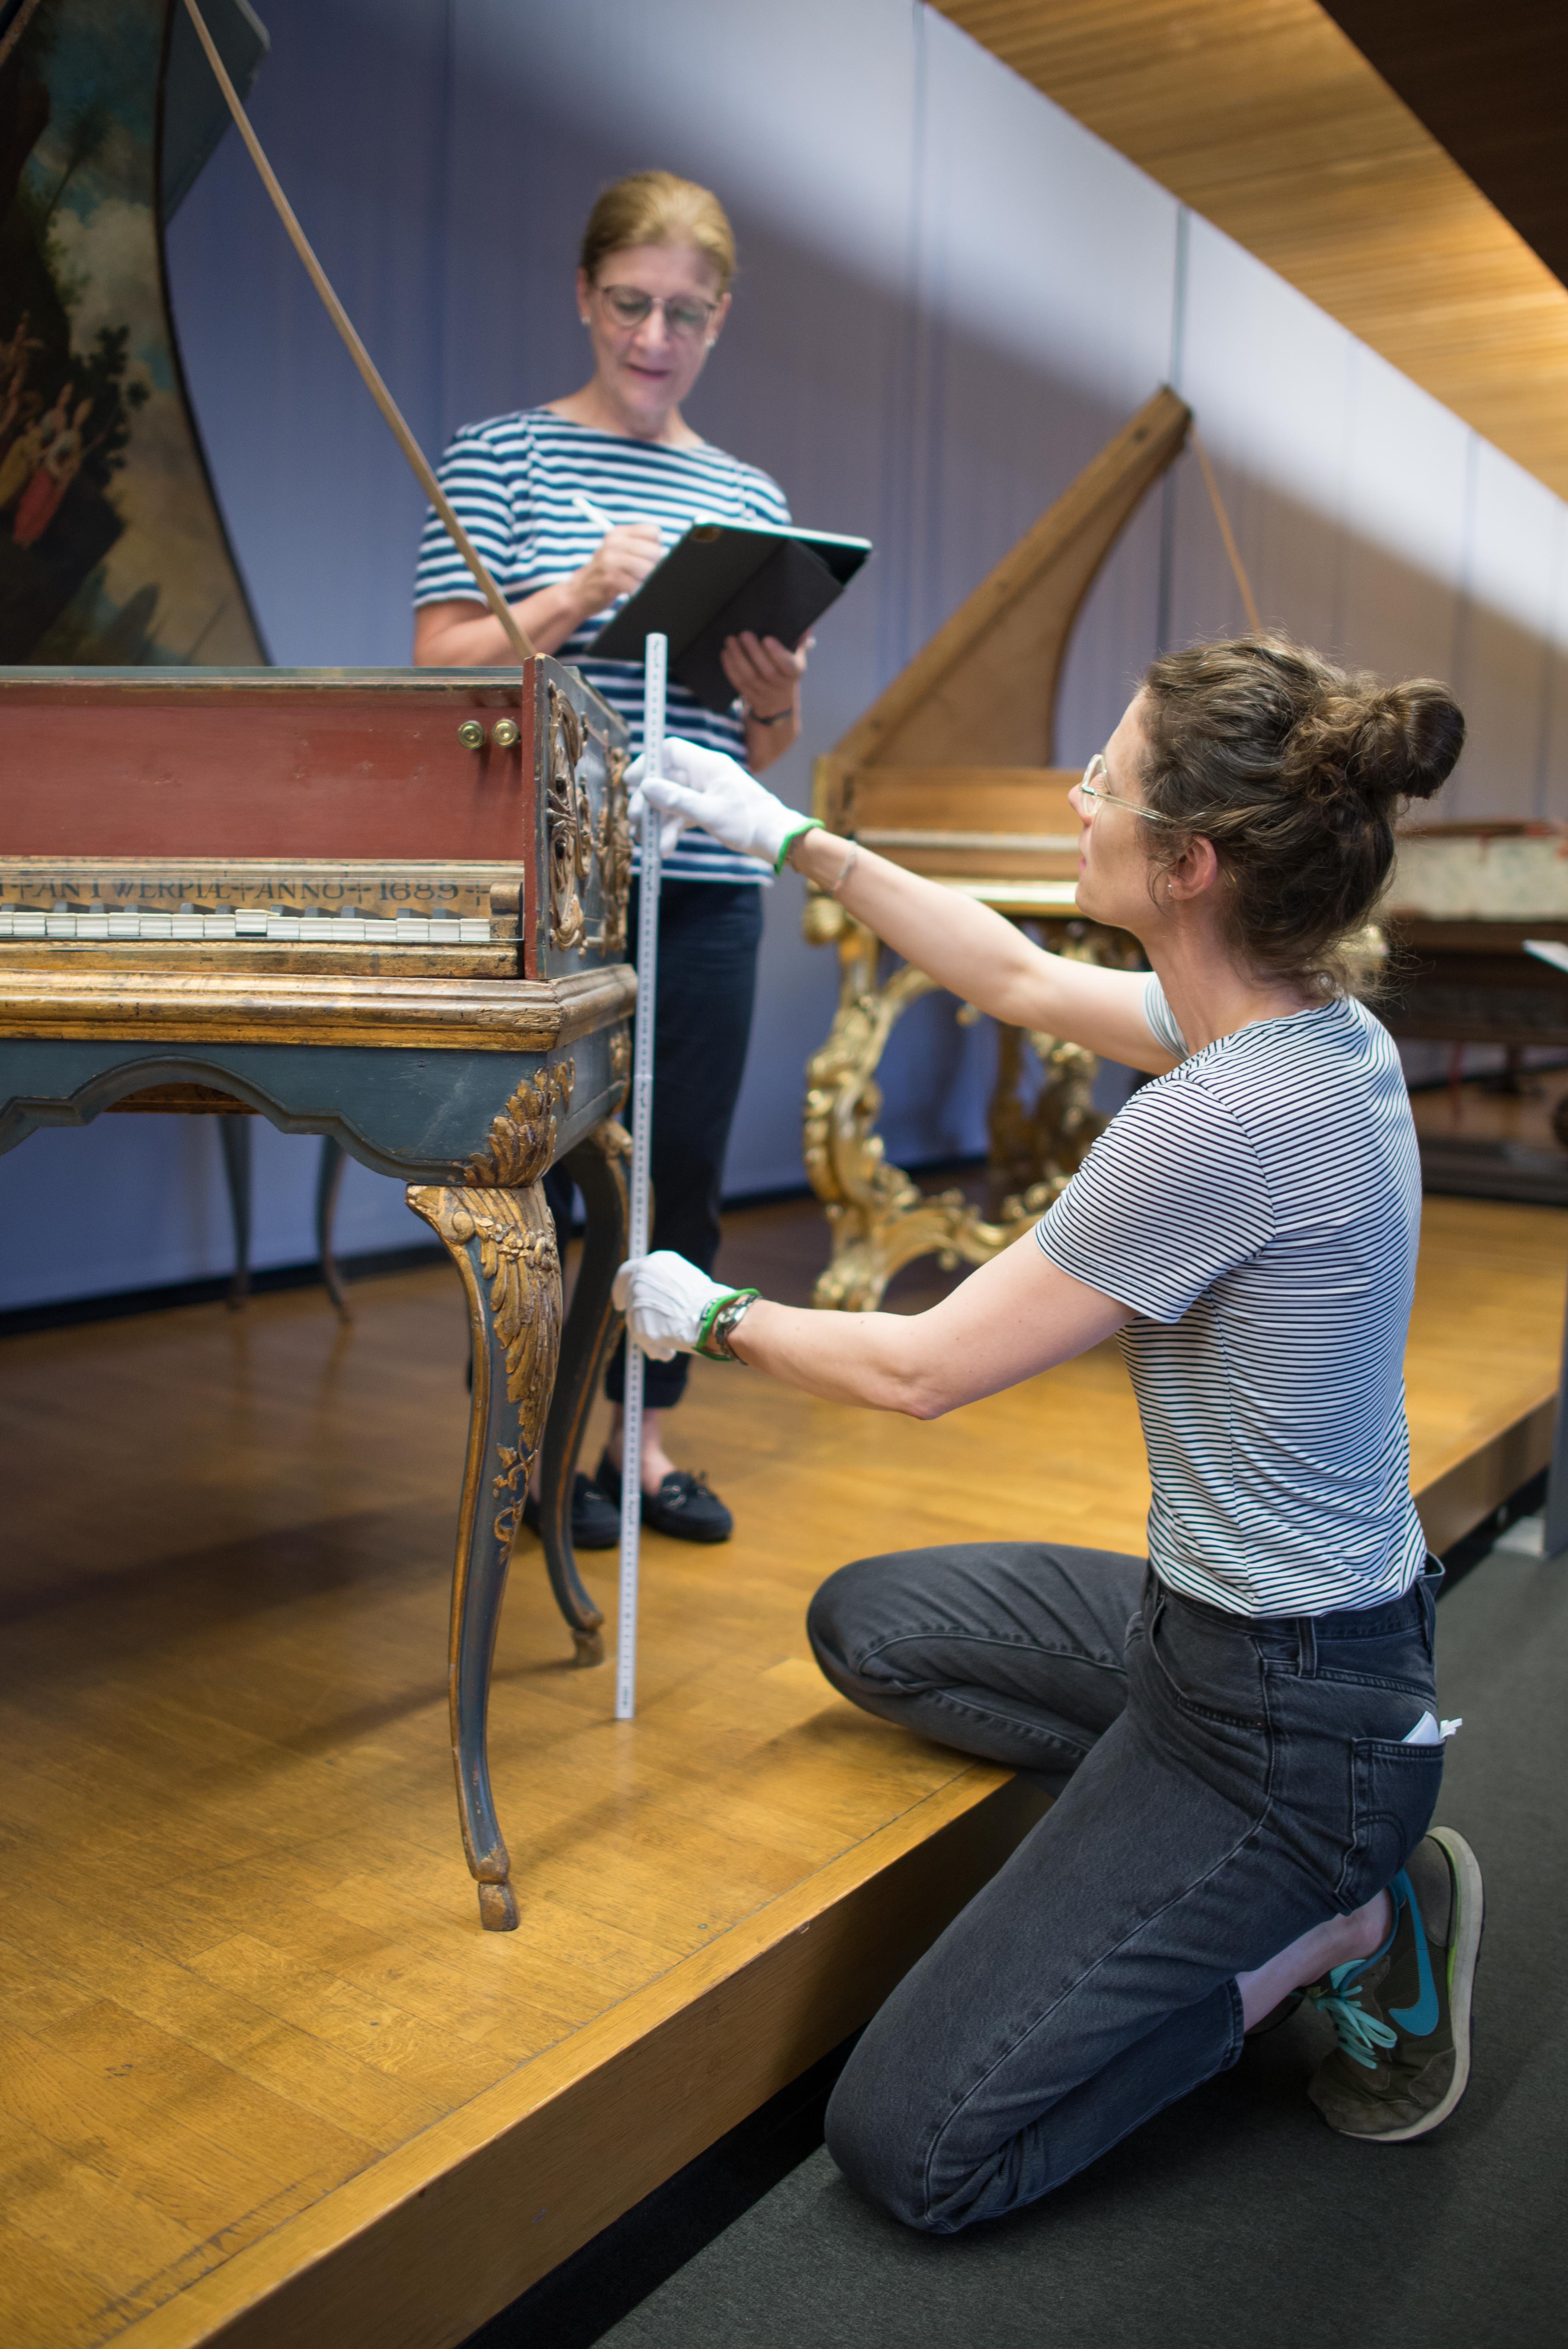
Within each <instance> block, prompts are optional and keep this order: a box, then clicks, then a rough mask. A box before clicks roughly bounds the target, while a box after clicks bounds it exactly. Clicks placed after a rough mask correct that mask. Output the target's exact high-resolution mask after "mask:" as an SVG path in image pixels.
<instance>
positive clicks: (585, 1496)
mask: <svg viewBox="0 0 1568 2349" xmlns="http://www.w3.org/2000/svg"><path fill="white" fill-rule="evenodd" d="M522 1522H523V1524H524V1525H525V1526H532V1528H533V1530H534V1532H535V1533H537V1532H538V1531H539V1503H538V1502H537V1501H536V1500H535V1499H534V1497H533V1495H532V1494H531V1493H529V1494H527V1495H525V1496H524V1499H523V1504H522ZM620 1542H621V1505H620V1503H619V1501H617V1502H616V1503H615V1504H614V1507H612V1506H611V1504H610V1503H609V1502H608V1501H607V1500H606V1499H605V1498H604V1495H603V1493H602V1492H601V1491H600V1489H599V1487H598V1485H594V1484H592V1483H590V1481H589V1479H588V1478H587V1477H586V1476H584V1475H583V1471H582V1470H581V1468H580V1469H579V1470H578V1471H577V1481H576V1483H575V1484H574V1485H573V1487H572V1547H573V1549H618V1548H619V1547H620Z"/></svg>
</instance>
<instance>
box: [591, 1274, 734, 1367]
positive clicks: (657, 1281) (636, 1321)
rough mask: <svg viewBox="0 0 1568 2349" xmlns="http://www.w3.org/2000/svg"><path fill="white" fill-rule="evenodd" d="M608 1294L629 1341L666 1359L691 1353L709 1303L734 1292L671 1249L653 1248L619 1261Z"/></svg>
mask: <svg viewBox="0 0 1568 2349" xmlns="http://www.w3.org/2000/svg"><path fill="white" fill-rule="evenodd" d="M611 1293H612V1295H613V1297H614V1301H615V1308H616V1310H617V1311H618V1312H621V1313H624V1315H625V1317H626V1330H627V1334H628V1335H629V1336H630V1338H631V1339H632V1341H633V1343H634V1345H638V1346H640V1347H641V1348H642V1350H643V1351H644V1353H645V1354H646V1355H648V1356H649V1357H650V1358H651V1359H652V1360H653V1361H655V1362H669V1361H674V1360H675V1357H676V1354H695V1353H696V1350H697V1347H698V1345H699V1343H700V1341H701V1338H702V1331H703V1324H704V1322H705V1321H707V1319H708V1318H709V1316H710V1315H711V1313H712V1311H713V1309H714V1308H715V1306H717V1305H722V1304H724V1303H726V1302H727V1299H730V1298H731V1297H734V1296H737V1295H738V1293H739V1292H738V1290H736V1289H733V1288H721V1287H720V1286H719V1284H718V1282H717V1280H709V1278H708V1277H707V1273H706V1272H698V1270H697V1268H696V1265H695V1264H688V1263H687V1262H686V1258H685V1257H684V1256H677V1255H676V1252H675V1250H674V1249H673V1248H658V1249H656V1250H655V1253H654V1254H653V1255H652V1256H634V1257H631V1258H630V1259H629V1260H628V1261H627V1262H626V1263H625V1264H624V1265H623V1266H622V1267H621V1269H620V1271H619V1272H618V1273H617V1274H616V1275H615V1286H614V1289H613V1291H612V1292H611Z"/></svg>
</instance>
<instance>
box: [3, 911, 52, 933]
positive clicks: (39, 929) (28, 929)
mask: <svg viewBox="0 0 1568 2349" xmlns="http://www.w3.org/2000/svg"><path fill="white" fill-rule="evenodd" d="M48 918H49V916H47V914H29V913H20V914H14V915H13V916H12V917H11V936H13V937H14V938H41V937H44V936H46V930H45V924H46V922H47V920H48Z"/></svg>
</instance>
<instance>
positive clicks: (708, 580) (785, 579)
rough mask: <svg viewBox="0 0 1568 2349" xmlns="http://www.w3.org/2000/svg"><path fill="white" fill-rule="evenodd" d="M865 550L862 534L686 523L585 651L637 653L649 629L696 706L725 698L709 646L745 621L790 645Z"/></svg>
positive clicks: (614, 656) (727, 687) (718, 704)
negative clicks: (661, 640) (663, 643)
mask: <svg viewBox="0 0 1568 2349" xmlns="http://www.w3.org/2000/svg"><path fill="white" fill-rule="evenodd" d="M871 551H872V545H871V541H870V539H869V538H839V537H835V536H832V535H830V533H828V532H826V531H820V530H794V529H784V528H780V527H778V526H776V525H774V524H772V523H760V522H758V523H729V522H697V523H693V525H692V527H691V528H690V530H688V531H687V533H686V536H685V537H684V538H683V539H680V540H679V541H678V542H677V543H676V545H674V546H673V547H672V548H671V549H670V551H669V553H668V554H666V555H665V559H664V561H663V562H662V563H661V564H659V565H658V567H657V569H656V570H654V571H651V572H650V573H649V574H648V576H647V577H646V578H645V580H644V582H643V584H642V585H641V586H640V587H639V588H638V590H637V592H636V594H635V595H633V596H630V597H629V598H628V599H627V601H626V602H625V603H624V604H623V605H622V606H621V609H620V610H619V611H618V612H617V613H616V614H615V616H614V619H613V620H611V621H610V622H609V623H608V625H607V626H604V627H603V628H601V629H600V631H599V634H598V635H597V636H595V637H594V639H593V643H592V644H591V645H590V646H589V647H588V657H590V658H591V659H593V660H624V661H640V660H641V659H642V658H643V647H644V646H645V642H646V640H647V638H648V637H649V636H655V635H663V636H667V637H668V638H669V643H670V675H671V676H672V677H674V678H679V680H680V682H681V684H682V685H684V686H685V687H686V690H687V691H688V692H689V693H691V694H693V695H695V696H696V699H697V700H698V701H700V702H701V703H702V705H703V707H704V709H713V710H717V711H718V712H719V713H720V714H722V713H723V712H724V711H725V710H727V709H729V708H730V707H731V705H732V704H733V702H734V700H735V688H734V687H733V686H732V685H731V684H730V682H729V679H728V678H727V677H726V676H725V673H724V669H723V667H722V665H721V663H720V661H719V657H718V656H719V650H720V647H722V646H723V644H724V643H725V640H726V639H727V637H729V636H738V635H739V634H740V632H741V630H742V629H743V628H749V629H751V630H752V632H753V633H754V634H755V635H757V636H777V637H778V638H779V642H780V643H781V644H786V645H795V644H799V640H800V638H801V637H802V636H804V635H805V634H806V631H807V629H808V628H810V626H811V625H812V623H813V622H814V621H816V620H819V619H820V617H821V616H822V614H823V613H824V612H825V611H826V610H827V608H828V606H829V605H830V604H834V603H836V602H837V601H838V599H839V597H840V596H841V595H842V594H843V592H844V589H845V588H846V587H847V586H848V585H849V583H850V581H851V579H852V578H853V577H854V575H855V574H856V572H857V571H858V570H859V569H860V568H861V564H863V563H864V561H865V559H866V557H867V555H868V554H870V553H871Z"/></svg>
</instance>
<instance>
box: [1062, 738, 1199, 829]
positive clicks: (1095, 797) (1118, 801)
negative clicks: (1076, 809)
mask: <svg viewBox="0 0 1568 2349" xmlns="http://www.w3.org/2000/svg"><path fill="white" fill-rule="evenodd" d="M1107 773H1109V769H1108V768H1107V766H1106V763H1105V755H1104V753H1103V752H1102V751H1099V750H1097V751H1096V752H1095V754H1094V756H1093V758H1092V759H1091V760H1090V761H1089V762H1088V766H1087V767H1086V768H1085V769H1084V771H1083V773H1082V775H1081V777H1080V778H1079V781H1078V797H1079V799H1080V800H1082V802H1083V803H1084V805H1085V807H1086V808H1088V812H1089V816H1090V818H1091V820H1092V818H1093V817H1094V816H1096V815H1097V814H1098V813H1099V809H1100V806H1101V803H1102V802H1106V803H1109V805H1110V806H1111V807H1124V808H1130V809H1131V810H1132V812H1133V814H1134V815H1141V816H1145V817H1147V818H1148V820H1149V822H1150V823H1175V822H1176V818H1175V817H1174V816H1173V815H1161V812H1160V810H1159V809H1158V808H1151V807H1145V806H1144V805H1143V803H1142V802H1141V801H1140V800H1124V799H1123V798H1122V796H1121V794H1120V792H1108V791H1107V790H1106V788H1105V786H1104V784H1103V783H1101V782H1099V781H1098V780H1097V778H1098V777H1099V776H1101V775H1104V774H1107Z"/></svg>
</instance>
